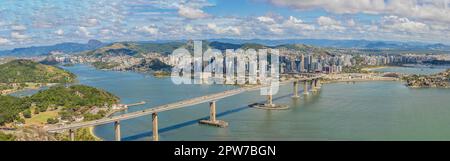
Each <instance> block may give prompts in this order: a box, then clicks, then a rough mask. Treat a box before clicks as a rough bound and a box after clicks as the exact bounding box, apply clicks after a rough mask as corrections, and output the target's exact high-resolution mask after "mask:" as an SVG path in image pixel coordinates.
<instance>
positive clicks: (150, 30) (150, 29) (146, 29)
mask: <svg viewBox="0 0 450 161" xmlns="http://www.w3.org/2000/svg"><path fill="white" fill-rule="evenodd" d="M137 30H138V31H140V32H144V33H147V34H150V35H156V34H158V33H159V29H158V28H157V27H156V26H155V25H151V26H143V27H138V29H137Z"/></svg>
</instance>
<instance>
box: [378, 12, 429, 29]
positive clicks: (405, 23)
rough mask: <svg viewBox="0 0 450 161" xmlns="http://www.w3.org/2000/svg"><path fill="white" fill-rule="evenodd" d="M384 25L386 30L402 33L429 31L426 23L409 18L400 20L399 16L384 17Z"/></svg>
mask: <svg viewBox="0 0 450 161" xmlns="http://www.w3.org/2000/svg"><path fill="white" fill-rule="evenodd" d="M382 25H383V27H384V28H386V29H389V30H393V31H402V32H424V31H427V30H428V29H429V27H428V25H426V24H424V23H421V22H416V21H411V20H409V19H408V18H404V17H403V18H400V17H398V16H384V17H383V19H382Z"/></svg>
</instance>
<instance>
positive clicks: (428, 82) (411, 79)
mask: <svg viewBox="0 0 450 161" xmlns="http://www.w3.org/2000/svg"><path fill="white" fill-rule="evenodd" d="M403 79H404V80H406V86H408V87H411V88H450V69H448V70H447V71H444V72H441V73H438V74H433V75H411V76H406V77H404V78H403Z"/></svg>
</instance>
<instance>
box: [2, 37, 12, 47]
mask: <svg viewBox="0 0 450 161" xmlns="http://www.w3.org/2000/svg"><path fill="white" fill-rule="evenodd" d="M9 42H11V41H9V40H8V39H6V38H3V37H0V45H6V44H9Z"/></svg>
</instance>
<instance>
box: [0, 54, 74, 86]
mask: <svg viewBox="0 0 450 161" xmlns="http://www.w3.org/2000/svg"><path fill="white" fill-rule="evenodd" d="M0 73H2V74H0V83H31V82H32V83H70V82H73V81H74V80H75V78H76V76H75V75H74V74H72V73H70V72H68V71H65V70H63V69H60V68H57V67H54V66H49V65H44V64H40V63H36V62H33V61H31V60H22V59H18V60H13V61H10V62H8V63H5V64H2V65H0Z"/></svg>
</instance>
